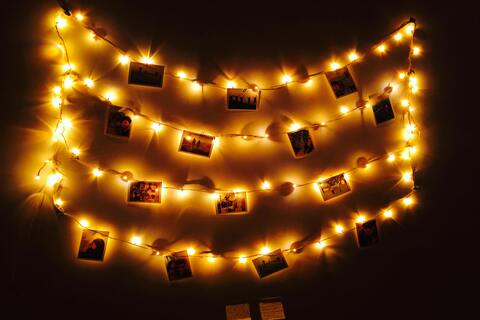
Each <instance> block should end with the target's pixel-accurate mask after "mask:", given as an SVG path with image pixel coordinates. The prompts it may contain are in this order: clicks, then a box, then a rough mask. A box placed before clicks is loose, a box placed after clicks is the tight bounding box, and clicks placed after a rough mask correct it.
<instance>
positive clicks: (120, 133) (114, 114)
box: [105, 106, 132, 139]
mask: <svg viewBox="0 0 480 320" xmlns="http://www.w3.org/2000/svg"><path fill="white" fill-rule="evenodd" d="M121 110H122V108H121V107H118V106H108V108H107V115H106V119H105V135H107V136H111V137H115V138H121V139H129V138H130V132H131V131H132V118H131V117H129V116H128V115H127V114H126V113H124V112H122V111H121Z"/></svg>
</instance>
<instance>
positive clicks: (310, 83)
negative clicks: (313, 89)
mask: <svg viewBox="0 0 480 320" xmlns="http://www.w3.org/2000/svg"><path fill="white" fill-rule="evenodd" d="M312 84H313V79H312V78H309V79H308V80H307V81H306V82H305V85H306V86H307V87H310V86H311V85H312Z"/></svg>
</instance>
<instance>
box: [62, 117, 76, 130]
mask: <svg viewBox="0 0 480 320" xmlns="http://www.w3.org/2000/svg"><path fill="white" fill-rule="evenodd" d="M60 124H61V125H62V126H63V128H64V129H71V128H73V123H72V121H71V120H69V119H62V121H61V122H60Z"/></svg>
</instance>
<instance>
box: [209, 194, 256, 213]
mask: <svg viewBox="0 0 480 320" xmlns="http://www.w3.org/2000/svg"><path fill="white" fill-rule="evenodd" d="M215 207H216V212H217V215H230V214H242V213H247V211H248V210H247V193H246V192H225V193H220V194H219V195H218V198H217V201H216V204H215Z"/></svg>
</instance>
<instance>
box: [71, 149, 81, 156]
mask: <svg viewBox="0 0 480 320" xmlns="http://www.w3.org/2000/svg"><path fill="white" fill-rule="evenodd" d="M70 153H71V154H73V155H74V156H75V157H78V156H79V155H80V149H78V148H72V149H70Z"/></svg>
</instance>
